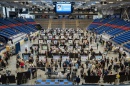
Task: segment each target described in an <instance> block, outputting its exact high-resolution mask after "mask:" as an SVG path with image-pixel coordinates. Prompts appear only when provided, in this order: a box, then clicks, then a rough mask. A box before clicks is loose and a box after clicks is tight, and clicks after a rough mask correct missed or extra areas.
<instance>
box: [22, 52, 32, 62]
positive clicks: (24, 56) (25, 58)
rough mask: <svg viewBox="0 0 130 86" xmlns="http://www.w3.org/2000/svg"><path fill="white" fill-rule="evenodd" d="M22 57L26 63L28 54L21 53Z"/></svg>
mask: <svg viewBox="0 0 130 86" xmlns="http://www.w3.org/2000/svg"><path fill="white" fill-rule="evenodd" d="M22 57H23V59H24V60H25V61H26V60H28V59H29V57H30V53H23V54H22Z"/></svg>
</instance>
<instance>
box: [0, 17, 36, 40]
mask: <svg viewBox="0 0 130 86" xmlns="http://www.w3.org/2000/svg"><path fill="white" fill-rule="evenodd" d="M23 22H24V23H23ZM34 24H35V21H34V20H33V19H27V20H24V19H22V18H16V19H10V18H8V19H3V18H0V36H2V37H5V38H10V37H12V36H15V35H17V34H19V33H25V34H30V33H31V32H36V31H37V30H36V27H35V26H34Z"/></svg>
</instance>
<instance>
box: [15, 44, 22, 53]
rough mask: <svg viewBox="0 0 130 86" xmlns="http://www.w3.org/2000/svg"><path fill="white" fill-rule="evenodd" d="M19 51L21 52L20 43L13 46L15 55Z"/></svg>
mask: <svg viewBox="0 0 130 86" xmlns="http://www.w3.org/2000/svg"><path fill="white" fill-rule="evenodd" d="M19 51H21V48H20V42H18V43H17V44H15V54H18V53H19Z"/></svg>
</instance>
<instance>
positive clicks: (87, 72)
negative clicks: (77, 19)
mask: <svg viewBox="0 0 130 86" xmlns="http://www.w3.org/2000/svg"><path fill="white" fill-rule="evenodd" d="M41 34H45V35H40V36H39V37H37V38H38V39H40V40H41V39H42V40H43V43H44V42H46V45H47V50H44V51H45V52H44V53H41V52H40V51H41V50H42V48H40V47H42V43H39V42H38V43H39V44H38V45H39V48H33V46H32V47H30V49H29V50H27V48H25V53H30V55H29V58H28V60H27V61H26V60H24V59H23V58H22V57H21V56H20V55H19V54H17V56H16V60H17V63H16V68H20V69H21V71H23V70H25V69H27V70H28V71H31V74H32V77H33V78H34V77H36V75H35V73H36V72H37V71H38V70H42V71H44V73H46V72H47V73H48V74H47V75H48V77H47V78H52V75H53V74H52V73H53V72H57V74H56V76H57V78H59V79H61V78H67V79H68V80H70V81H73V82H74V84H80V83H85V82H84V80H85V77H86V76H100V77H101V78H103V77H104V76H107V75H130V62H129V61H128V60H126V57H127V55H126V53H125V52H124V51H123V50H122V48H120V47H118V48H116V49H115V50H113V47H115V46H114V45H113V44H112V42H111V41H104V40H103V38H102V36H97V34H96V33H93V32H88V31H86V32H84V31H83V30H81V29H79V30H75V29H71V30H70V29H64V30H62V29H49V30H44V31H41ZM47 34H51V35H52V37H49V36H47ZM53 34H55V35H53ZM75 34H76V35H78V36H75ZM44 36H47V38H48V37H49V38H48V39H51V42H47V39H45V38H44ZM56 36H58V37H56ZM62 36H64V37H63V38H62V40H63V39H64V41H61V40H60V39H61V37H62ZM57 38H58V41H57V42H56V43H54V42H53V41H54V40H55V39H56V40H57ZM70 39H72V42H71V43H70V44H71V45H72V46H73V49H72V50H70V47H69V41H68V40H70ZM77 39H79V40H78V42H77V41H76V40H77ZM34 40H35V39H34ZM83 40H85V41H83ZM92 44H95V46H92ZM51 45H53V46H55V48H54V47H51ZM61 45H64V48H63V49H62V48H60V46H61ZM78 46H81V48H79V47H78ZM94 47H96V49H95V48H94ZM101 47H103V51H102V50H101V49H100V48H101ZM113 51H114V52H113ZM39 52H40V53H39ZM72 52H73V53H78V56H77V57H74V56H73V57H69V58H66V59H65V60H64V58H63V57H62V54H67V55H69V53H72ZM112 52H113V53H112ZM54 53H58V54H59V55H60V57H59V58H58V59H55V58H53V54H54ZM42 54H43V55H44V56H45V57H44V58H43V59H42V60H39V55H42ZM81 54H87V56H88V57H90V58H88V57H86V59H85V60H84V61H82V60H81ZM110 54H112V55H113V56H112V57H111V56H109V55H110ZM114 54H115V55H114ZM96 55H98V56H99V55H100V56H102V58H101V59H96ZM35 57H36V58H35ZM3 58H4V59H2V58H1V57H0V66H2V67H5V66H6V65H8V64H9V63H8V59H10V56H9V54H8V52H7V53H6V54H5V55H4V57H3ZM87 58H88V59H87ZM4 63H5V64H4ZM37 74H38V73H37ZM41 76H45V75H44V74H41Z"/></svg>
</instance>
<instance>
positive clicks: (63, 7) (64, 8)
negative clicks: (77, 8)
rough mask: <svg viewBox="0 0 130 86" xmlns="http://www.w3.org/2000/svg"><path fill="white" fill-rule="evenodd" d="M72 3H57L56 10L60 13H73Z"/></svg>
mask: <svg viewBox="0 0 130 86" xmlns="http://www.w3.org/2000/svg"><path fill="white" fill-rule="evenodd" d="M71 9H72V8H71V4H60V3H58V4H56V12H57V13H58V14H68V13H71Z"/></svg>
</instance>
